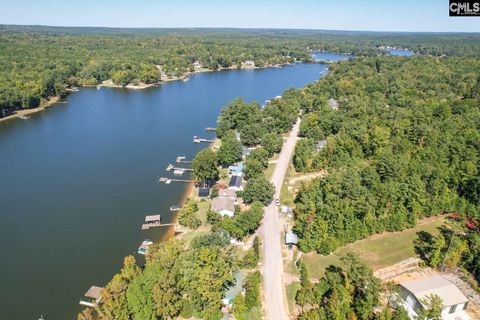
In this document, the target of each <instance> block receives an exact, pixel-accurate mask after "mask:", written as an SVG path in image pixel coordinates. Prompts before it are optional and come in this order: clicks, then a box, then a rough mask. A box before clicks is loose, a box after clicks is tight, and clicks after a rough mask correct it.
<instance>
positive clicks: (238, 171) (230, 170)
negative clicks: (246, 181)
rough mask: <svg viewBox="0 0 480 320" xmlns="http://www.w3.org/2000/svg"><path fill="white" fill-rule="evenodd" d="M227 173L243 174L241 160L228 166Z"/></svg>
mask: <svg viewBox="0 0 480 320" xmlns="http://www.w3.org/2000/svg"><path fill="white" fill-rule="evenodd" d="M228 174H229V175H236V176H239V175H243V161H242V162H239V163H238V164H236V165H233V166H229V167H228Z"/></svg>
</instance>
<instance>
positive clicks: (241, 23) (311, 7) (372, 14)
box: [0, 0, 480, 32]
mask: <svg viewBox="0 0 480 320" xmlns="http://www.w3.org/2000/svg"><path fill="white" fill-rule="evenodd" d="M2 2H3V4H2V5H1V10H0V24H42V25H56V26H106V27H168V28H171V27H240V28H306V29H334V30H373V31H461V32H473V31H475V32H480V17H452V18H449V17H448V1H447V0H364V1H360V0H336V1H335V0H330V1H327V0H290V1H285V0H256V1H255V0H243V1H237V0H170V1H164V0H129V1H120V0H117V1H113V0H96V1H92V0H83V1H67V0H13V1H8V0H5V1H2Z"/></svg>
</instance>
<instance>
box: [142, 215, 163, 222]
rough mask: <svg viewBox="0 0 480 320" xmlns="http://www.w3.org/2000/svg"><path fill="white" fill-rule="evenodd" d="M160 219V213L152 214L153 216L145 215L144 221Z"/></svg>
mask: <svg viewBox="0 0 480 320" xmlns="http://www.w3.org/2000/svg"><path fill="white" fill-rule="evenodd" d="M155 221H160V215H159V214H157V215H153V216H145V222H155Z"/></svg>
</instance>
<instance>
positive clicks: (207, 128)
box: [205, 127, 217, 131]
mask: <svg viewBox="0 0 480 320" xmlns="http://www.w3.org/2000/svg"><path fill="white" fill-rule="evenodd" d="M205 131H217V128H212V127H206V128H205Z"/></svg>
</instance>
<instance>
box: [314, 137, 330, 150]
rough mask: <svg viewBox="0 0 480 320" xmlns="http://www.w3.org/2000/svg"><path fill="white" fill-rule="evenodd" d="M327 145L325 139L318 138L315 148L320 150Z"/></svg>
mask: <svg viewBox="0 0 480 320" xmlns="http://www.w3.org/2000/svg"><path fill="white" fill-rule="evenodd" d="M326 146H327V140H320V141H318V142H317V143H316V144H315V150H317V152H318V151H320V150H322V149H323V148H325V147H326Z"/></svg>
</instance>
